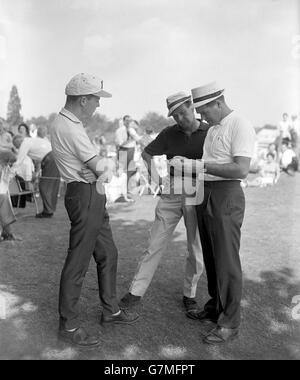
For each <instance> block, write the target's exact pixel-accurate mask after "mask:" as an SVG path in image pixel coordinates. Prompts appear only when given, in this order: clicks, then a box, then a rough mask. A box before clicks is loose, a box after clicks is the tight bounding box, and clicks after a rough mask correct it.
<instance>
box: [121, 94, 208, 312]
mask: <svg viewBox="0 0 300 380" xmlns="http://www.w3.org/2000/svg"><path fill="white" fill-rule="evenodd" d="M167 107H168V110H169V113H168V116H169V117H171V116H172V117H173V118H174V120H175V122H176V125H173V126H170V127H167V128H165V129H164V130H163V131H162V132H161V133H160V134H159V135H158V136H157V138H156V139H155V140H154V141H152V142H151V143H150V144H149V145H148V146H147V147H146V148H145V150H144V152H143V159H144V160H145V162H146V164H147V166H148V171H149V174H150V176H152V179H154V180H155V178H156V182H157V178H159V175H158V173H157V171H156V170H155V167H154V165H151V159H152V157H153V156H161V155H166V156H167V159H168V160H171V159H173V157H175V156H182V157H186V158H188V159H201V158H202V147H203V144H204V140H205V137H206V134H207V129H208V126H207V125H205V124H202V123H201V122H200V120H197V119H196V117H195V112H194V107H193V104H192V101H191V96H190V95H188V94H186V93H184V92H180V93H177V94H174V95H172V96H169V97H168V98H167ZM151 169H152V170H151ZM170 174H171V176H170V182H171V186H170V190H171V191H170V192H169V193H168V194H165V193H163V194H162V195H161V199H160V200H159V202H158V204H157V207H156V212H155V221H154V223H153V225H152V228H151V231H150V242H149V246H148V248H147V250H146V251H145V252H144V254H143V256H142V257H141V259H140V262H139V265H138V269H137V271H136V273H135V276H134V278H133V281H132V283H131V286H130V289H129V293H127V294H126V295H125V296H124V297H123V298H122V300H121V302H120V305H121V306H123V307H133V306H135V305H137V304H139V303H140V301H141V298H142V297H143V296H144V294H145V292H146V290H147V288H148V287H149V285H150V283H151V281H152V278H153V275H154V273H155V271H156V269H157V266H158V264H159V262H160V260H161V258H162V255H163V254H164V252H165V251H166V249H167V245H168V243H169V242H170V239H171V237H172V235H173V232H174V230H175V228H176V226H177V224H178V223H179V221H180V219H181V218H182V216H183V217H184V222H185V226H186V231H187V245H188V254H187V258H186V267H185V277H184V287H183V305H184V307H185V310H186V313H187V315H188V316H190V317H193V315H194V314H195V313H197V312H198V311H199V309H198V308H197V303H196V300H195V295H196V289H197V283H198V280H199V278H200V276H201V274H202V272H203V258H202V250H201V245H200V237H199V232H198V228H197V216H196V209H195V206H193V205H186V202H185V197H184V196H183V195H182V193H181V194H178V193H176V192H175V191H174V181H175V180H174V177H173V176H174V173H172V168H171V172H170ZM179 178H180V179H179V181H181V182H182V180H183V179H184V176H183V175H182V171H181V172H180V177H179ZM172 184H173V185H172ZM172 189H173V190H172Z"/></svg>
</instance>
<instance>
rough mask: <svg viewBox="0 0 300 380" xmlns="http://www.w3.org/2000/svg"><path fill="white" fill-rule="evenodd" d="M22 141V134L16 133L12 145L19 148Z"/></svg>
mask: <svg viewBox="0 0 300 380" xmlns="http://www.w3.org/2000/svg"><path fill="white" fill-rule="evenodd" d="M23 141H24V136H22V135H16V136H14V137H13V141H12V142H13V144H14V147H15V148H17V149H19V148H20V146H21V145H22V142H23Z"/></svg>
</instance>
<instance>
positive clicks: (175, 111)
mask: <svg viewBox="0 0 300 380" xmlns="http://www.w3.org/2000/svg"><path fill="white" fill-rule="evenodd" d="M167 107H168V110H169V113H168V116H169V117H173V119H174V120H175V122H176V123H177V124H178V126H179V127H180V128H181V129H183V130H185V131H191V130H192V129H193V127H194V126H195V123H196V117H195V112H194V106H193V104H192V100H191V96H190V95H188V94H186V93H185V92H178V93H176V94H174V95H170V96H169V97H168V98H167Z"/></svg>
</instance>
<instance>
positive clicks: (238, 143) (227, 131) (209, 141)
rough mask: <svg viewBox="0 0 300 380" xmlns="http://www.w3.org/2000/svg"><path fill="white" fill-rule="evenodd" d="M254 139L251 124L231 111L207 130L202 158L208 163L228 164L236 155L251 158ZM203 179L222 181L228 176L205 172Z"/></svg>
mask: <svg viewBox="0 0 300 380" xmlns="http://www.w3.org/2000/svg"><path fill="white" fill-rule="evenodd" d="M255 139H256V134H255V130H254V128H253V126H252V124H251V123H250V122H249V121H248V120H246V119H244V118H243V117H241V116H239V115H238V114H237V113H236V112H235V111H233V112H231V113H230V114H229V115H228V116H226V117H225V118H224V119H223V120H221V122H220V124H218V125H215V126H213V127H211V128H210V129H209V130H208V133H207V136H206V139H205V142H204V148H203V160H204V162H208V163H209V162H211V163H216V164H230V163H233V158H234V157H237V156H240V157H248V158H252V156H253V154H254V146H255ZM204 180H205V181H224V180H230V178H222V177H216V176H213V175H211V174H205V176H204Z"/></svg>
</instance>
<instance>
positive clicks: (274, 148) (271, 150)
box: [268, 143, 276, 153]
mask: <svg viewBox="0 0 300 380" xmlns="http://www.w3.org/2000/svg"><path fill="white" fill-rule="evenodd" d="M268 151H269V152H270V153H274V152H276V144H274V143H272V144H270V145H269V147H268Z"/></svg>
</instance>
